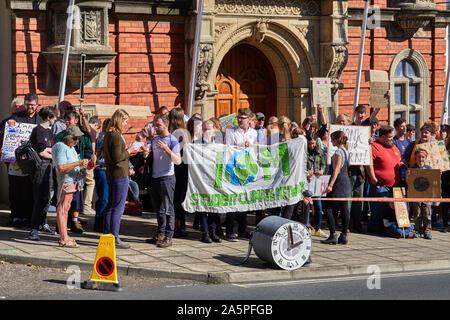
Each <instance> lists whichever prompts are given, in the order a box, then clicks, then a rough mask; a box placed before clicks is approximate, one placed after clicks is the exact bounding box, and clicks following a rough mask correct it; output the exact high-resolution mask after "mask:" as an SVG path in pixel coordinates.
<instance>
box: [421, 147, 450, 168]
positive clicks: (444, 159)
mask: <svg viewBox="0 0 450 320" xmlns="http://www.w3.org/2000/svg"><path fill="white" fill-rule="evenodd" d="M416 149H417V150H422V149H423V150H426V151H427V153H428V156H427V160H425V164H426V165H429V166H430V167H431V168H433V169H440V170H442V171H447V170H450V159H449V155H448V152H447V149H446V148H445V142H444V141H434V142H426V143H421V144H418V145H417V146H416Z"/></svg>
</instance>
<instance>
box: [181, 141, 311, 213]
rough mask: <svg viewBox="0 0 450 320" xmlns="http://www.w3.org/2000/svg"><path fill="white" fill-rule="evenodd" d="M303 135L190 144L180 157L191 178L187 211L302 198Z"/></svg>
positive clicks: (276, 203) (241, 207)
mask: <svg viewBox="0 0 450 320" xmlns="http://www.w3.org/2000/svg"><path fill="white" fill-rule="evenodd" d="M306 145H307V143H306V139H305V138H304V137H299V138H297V139H291V140H289V141H287V142H285V143H279V144H273V145H271V146H262V145H252V146H250V147H248V148H244V147H238V146H226V145H223V144H216V143H212V144H196V143H191V144H189V145H188V147H187V149H186V150H185V152H184V156H183V161H185V163H187V164H188V168H189V181H188V188H187V193H186V198H185V200H184V202H183V207H184V209H185V210H186V211H187V212H219V213H222V212H238V211H242V212H243V211H254V210H263V209H267V208H275V207H284V206H287V205H291V204H296V203H297V202H298V201H300V200H301V199H303V195H302V192H303V191H305V190H306V189H307V187H308V184H307V179H306Z"/></svg>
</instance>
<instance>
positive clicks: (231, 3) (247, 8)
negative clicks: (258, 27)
mask: <svg viewBox="0 0 450 320" xmlns="http://www.w3.org/2000/svg"><path fill="white" fill-rule="evenodd" d="M215 9H216V11H217V12H218V13H229V14H262V15H284V16H292V15H294V16H318V15H320V3H319V2H318V1H314V0H292V1H290V0H276V1H269V0H217V1H216V6H215Z"/></svg>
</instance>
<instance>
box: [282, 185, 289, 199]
mask: <svg viewBox="0 0 450 320" xmlns="http://www.w3.org/2000/svg"><path fill="white" fill-rule="evenodd" d="M289 198H290V196H289V187H284V188H283V199H289Z"/></svg>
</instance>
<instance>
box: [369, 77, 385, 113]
mask: <svg viewBox="0 0 450 320" xmlns="http://www.w3.org/2000/svg"><path fill="white" fill-rule="evenodd" d="M369 78H370V100H369V102H370V106H371V107H372V108H388V107H389V76H388V73H387V71H381V70H369Z"/></svg>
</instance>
